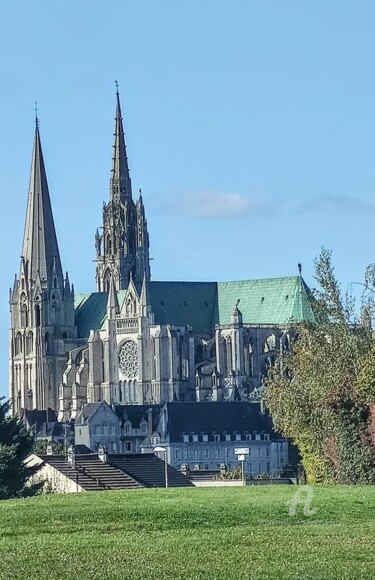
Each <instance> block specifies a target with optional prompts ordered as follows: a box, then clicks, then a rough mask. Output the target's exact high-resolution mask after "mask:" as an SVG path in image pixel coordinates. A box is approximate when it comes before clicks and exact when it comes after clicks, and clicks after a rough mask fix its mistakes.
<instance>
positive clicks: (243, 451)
mask: <svg viewBox="0 0 375 580" xmlns="http://www.w3.org/2000/svg"><path fill="white" fill-rule="evenodd" d="M234 453H235V455H250V449H249V448H248V447H237V448H236V449H235V450H234Z"/></svg>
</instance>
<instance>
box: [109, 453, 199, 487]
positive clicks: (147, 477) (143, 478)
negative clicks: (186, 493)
mask: <svg viewBox="0 0 375 580" xmlns="http://www.w3.org/2000/svg"><path fill="white" fill-rule="evenodd" d="M108 461H109V463H110V464H111V465H114V466H115V467H117V468H118V469H120V470H121V471H123V472H125V473H127V474H128V475H129V476H131V477H133V478H134V479H135V480H136V481H138V482H139V483H141V484H142V486H143V487H164V486H165V471H164V469H165V465H164V461H163V460H162V459H159V458H158V457H156V455H154V454H153V453H141V454H126V455H110V456H109V459H108ZM168 485H169V486H170V487H192V486H193V484H192V483H191V481H190V480H189V479H188V478H187V477H186V476H185V475H183V474H182V473H181V472H180V471H178V470H177V469H175V468H174V467H172V466H171V465H168Z"/></svg>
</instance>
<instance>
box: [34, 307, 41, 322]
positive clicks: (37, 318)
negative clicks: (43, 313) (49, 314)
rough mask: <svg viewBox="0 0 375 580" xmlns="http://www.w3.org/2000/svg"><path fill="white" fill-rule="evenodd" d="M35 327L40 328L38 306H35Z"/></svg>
mask: <svg viewBox="0 0 375 580" xmlns="http://www.w3.org/2000/svg"><path fill="white" fill-rule="evenodd" d="M35 326H40V306H39V304H37V305H36V306H35Z"/></svg>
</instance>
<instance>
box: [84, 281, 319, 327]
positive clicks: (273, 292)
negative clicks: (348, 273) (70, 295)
mask: <svg viewBox="0 0 375 580" xmlns="http://www.w3.org/2000/svg"><path fill="white" fill-rule="evenodd" d="M148 297H149V302H150V304H151V310H152V312H153V313H154V316H155V324H171V325H174V326H184V325H189V326H191V327H192V328H193V329H194V330H195V331H198V332H199V331H201V332H203V331H212V330H213V328H214V327H215V324H222V325H225V324H230V318H231V314H232V312H233V310H234V308H235V306H236V303H237V300H240V302H239V305H238V306H239V309H240V311H241V312H242V316H243V322H244V323H245V324H275V325H279V324H291V323H293V322H301V321H302V320H314V315H313V312H312V309H311V306H310V303H309V298H308V297H309V289H308V287H307V286H306V284H305V283H304V281H303V280H302V279H301V278H300V277H299V276H292V277H289V278H268V279H264V280H243V281H240V282H218V283H217V282H149V283H148ZM124 298H125V290H121V291H120V292H118V301H119V305H120V308H121V306H122V304H123V302H124ZM74 308H75V321H76V325H77V327H78V336H79V337H82V338H83V337H87V336H88V335H89V332H90V330H97V329H100V328H102V327H103V324H104V321H105V318H106V308H107V293H106V292H94V293H92V294H77V295H76V297H75V301H74Z"/></svg>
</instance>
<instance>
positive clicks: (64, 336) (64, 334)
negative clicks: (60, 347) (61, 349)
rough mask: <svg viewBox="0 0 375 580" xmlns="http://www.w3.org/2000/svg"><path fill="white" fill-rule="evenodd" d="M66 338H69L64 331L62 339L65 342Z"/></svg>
mask: <svg viewBox="0 0 375 580" xmlns="http://www.w3.org/2000/svg"><path fill="white" fill-rule="evenodd" d="M67 338H69V334H68V333H67V332H66V331H64V332H63V339H64V340H66V339H67Z"/></svg>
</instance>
